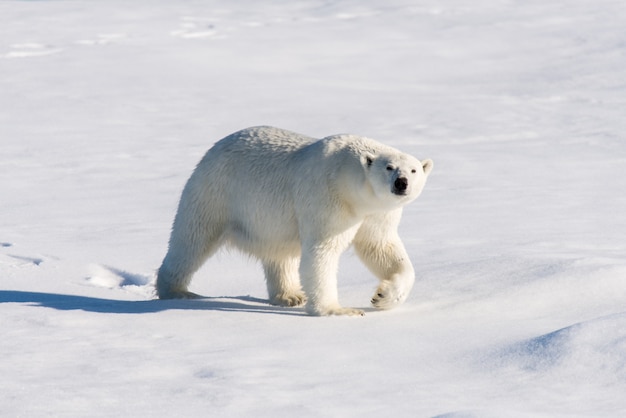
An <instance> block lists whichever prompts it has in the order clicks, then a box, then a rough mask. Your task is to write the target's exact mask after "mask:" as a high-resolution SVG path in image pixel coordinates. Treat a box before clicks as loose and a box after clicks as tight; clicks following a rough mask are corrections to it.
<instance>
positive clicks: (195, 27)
mask: <svg viewBox="0 0 626 418" xmlns="http://www.w3.org/2000/svg"><path fill="white" fill-rule="evenodd" d="M170 35H172V36H176V37H178V38H185V39H194V38H218V37H220V36H218V32H217V30H216V29H215V26H214V25H213V24H212V23H210V22H209V21H207V20H205V19H202V18H194V17H184V18H182V19H181V22H180V24H179V28H178V29H176V30H173V31H171V32H170Z"/></svg>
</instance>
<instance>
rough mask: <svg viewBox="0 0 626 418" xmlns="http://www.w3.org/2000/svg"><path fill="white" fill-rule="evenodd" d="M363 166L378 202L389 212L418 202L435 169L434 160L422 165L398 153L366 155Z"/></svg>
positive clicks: (406, 155)
mask: <svg viewBox="0 0 626 418" xmlns="http://www.w3.org/2000/svg"><path fill="white" fill-rule="evenodd" d="M362 164H363V166H364V169H365V172H366V178H367V180H368V182H369V184H370V186H371V189H372V192H373V193H374V195H375V196H376V200H377V201H378V202H380V203H381V204H382V205H383V206H384V207H388V208H393V207H398V206H402V205H405V204H407V203H409V202H411V201H412V200H414V199H415V198H417V196H419V194H420V193H421V192H422V189H423V188H424V185H425V184H426V178H427V177H428V175H429V174H430V172H431V170H432V168H433V161H432V160H430V159H426V160H423V161H420V160H418V159H417V158H414V157H412V156H410V155H408V154H404V153H402V152H400V151H397V150H394V149H389V150H387V149H385V150H381V151H379V152H376V153H366V154H365V155H364V156H363V157H362Z"/></svg>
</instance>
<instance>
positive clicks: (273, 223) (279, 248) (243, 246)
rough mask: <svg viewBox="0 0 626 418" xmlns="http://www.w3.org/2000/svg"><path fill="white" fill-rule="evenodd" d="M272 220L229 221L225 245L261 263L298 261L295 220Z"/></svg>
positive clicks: (277, 216) (272, 218)
mask: <svg viewBox="0 0 626 418" xmlns="http://www.w3.org/2000/svg"><path fill="white" fill-rule="evenodd" d="M274 215H275V216H268V217H261V219H259V217H258V214H257V219H254V220H253V219H252V218H244V219H241V218H240V219H232V220H231V221H230V222H229V224H228V227H227V229H226V241H227V242H228V243H229V244H230V245H232V246H234V247H236V248H238V249H240V250H241V251H243V252H246V253H248V254H251V255H254V256H256V257H259V258H263V259H273V258H276V257H279V258H283V257H299V256H300V237H299V234H298V226H297V223H296V222H295V220H292V219H289V217H281V216H280V214H274Z"/></svg>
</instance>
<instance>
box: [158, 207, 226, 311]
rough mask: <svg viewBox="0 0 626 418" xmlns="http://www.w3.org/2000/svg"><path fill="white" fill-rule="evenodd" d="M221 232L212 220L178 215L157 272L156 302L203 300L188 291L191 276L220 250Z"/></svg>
mask: <svg viewBox="0 0 626 418" xmlns="http://www.w3.org/2000/svg"><path fill="white" fill-rule="evenodd" d="M201 220H202V221H204V222H201ZM223 230H224V228H223V226H222V224H221V223H219V222H215V220H213V219H202V218H201V217H199V216H193V215H189V214H186V213H184V212H181V211H179V213H178V214H177V215H176V219H175V220H174V226H173V228H172V235H171V237H170V243H169V248H168V251H167V254H166V255H165V259H164V260H163V263H162V264H161V267H159V270H158V272H157V280H156V291H157V295H158V296H159V299H195V298H200V297H202V296H200V295H197V294H195V293H192V292H190V291H189V290H187V288H188V286H189V283H190V282H191V278H192V276H193V274H194V273H195V272H196V271H197V270H198V269H199V268H200V267H201V266H202V264H204V262H205V261H206V260H207V259H208V258H209V257H210V256H211V255H213V254H214V253H215V252H216V251H217V249H218V248H219V246H220V244H221V238H222V233H223Z"/></svg>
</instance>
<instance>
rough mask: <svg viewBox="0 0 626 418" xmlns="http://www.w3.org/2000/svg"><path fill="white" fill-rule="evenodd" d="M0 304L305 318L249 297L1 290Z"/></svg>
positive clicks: (294, 310)
mask: <svg viewBox="0 0 626 418" xmlns="http://www.w3.org/2000/svg"><path fill="white" fill-rule="evenodd" d="M0 303H25V304H30V305H32V306H41V307H45V308H52V309H58V310H61V311H73V310H82V311H87V312H97V313H117V314H145V313H155V312H162V311H169V310H201V311H229V312H250V313H263V314H275V315H293V316H303V315H306V313H305V312H304V310H303V309H302V308H284V307H280V306H272V305H269V304H268V302H267V300H264V299H259V298H254V297H251V296H235V297H219V298H202V299H185V300H140V301H127V300H113V299H101V298H93V297H88V296H74V295H62V294H55V293H40V292H21V291H15V290H0Z"/></svg>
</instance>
